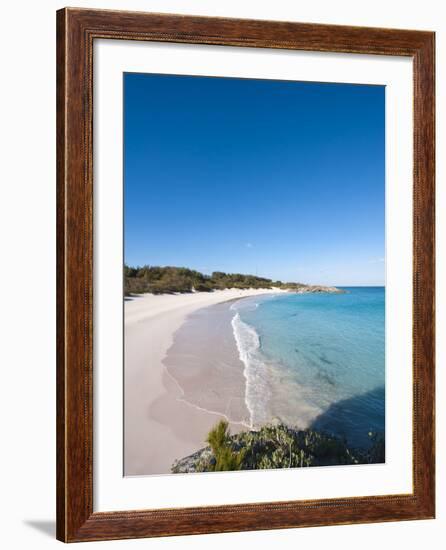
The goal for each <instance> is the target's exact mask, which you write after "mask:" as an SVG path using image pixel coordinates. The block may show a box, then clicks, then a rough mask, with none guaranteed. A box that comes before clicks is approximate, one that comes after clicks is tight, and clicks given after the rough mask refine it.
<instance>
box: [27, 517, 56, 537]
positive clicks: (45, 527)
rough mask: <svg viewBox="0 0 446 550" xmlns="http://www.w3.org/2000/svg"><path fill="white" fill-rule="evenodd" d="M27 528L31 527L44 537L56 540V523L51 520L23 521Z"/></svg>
mask: <svg viewBox="0 0 446 550" xmlns="http://www.w3.org/2000/svg"><path fill="white" fill-rule="evenodd" d="M23 523H24V524H25V525H28V527H32V528H33V529H35V530H36V531H40V532H41V533H43V534H44V535H47V536H49V537H51V538H53V539H54V538H56V522H55V520H51V519H25V520H24V521H23Z"/></svg>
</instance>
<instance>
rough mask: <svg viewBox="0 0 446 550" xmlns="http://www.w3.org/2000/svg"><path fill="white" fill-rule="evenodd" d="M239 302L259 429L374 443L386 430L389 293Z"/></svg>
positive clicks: (250, 402)
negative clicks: (280, 426)
mask: <svg viewBox="0 0 446 550" xmlns="http://www.w3.org/2000/svg"><path fill="white" fill-rule="evenodd" d="M344 290H346V291H347V292H346V293H345V294H291V293H290V294H281V295H275V296H266V297H261V298H260V297H255V298H250V299H245V300H240V301H238V302H234V303H233V304H232V305H231V306H230V308H231V311H232V313H233V317H232V328H233V332H234V337H235V340H236V343H237V348H238V352H239V355H240V359H241V360H242V362H243V363H244V367H245V369H244V374H245V378H246V403H247V406H248V409H249V412H250V416H251V424H252V426H254V427H255V426H260V425H262V424H264V423H266V422H270V421H271V420H273V419H280V420H281V421H283V422H286V423H288V424H289V425H295V426H298V427H315V428H318V429H324V430H326V431H329V432H331V433H335V434H337V435H339V436H341V437H345V438H346V439H347V441H348V442H349V443H350V444H351V445H355V446H356V445H358V446H366V445H367V444H368V442H369V437H368V432H369V431H378V432H381V433H384V429H385V349H384V336H385V290H384V287H350V288H345V289H344Z"/></svg>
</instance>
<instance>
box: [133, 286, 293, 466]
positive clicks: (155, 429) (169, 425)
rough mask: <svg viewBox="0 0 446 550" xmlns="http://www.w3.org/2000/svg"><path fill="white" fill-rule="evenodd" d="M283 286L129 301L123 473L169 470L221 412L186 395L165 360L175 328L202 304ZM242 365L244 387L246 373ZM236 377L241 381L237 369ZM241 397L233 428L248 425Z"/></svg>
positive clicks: (151, 296)
mask: <svg viewBox="0 0 446 550" xmlns="http://www.w3.org/2000/svg"><path fill="white" fill-rule="evenodd" d="M281 292H287V290H284V289H279V288H264V289H261V288H256V289H225V290H215V291H213V292H192V293H187V294H158V295H154V294H142V295H140V296H135V297H131V298H127V299H126V301H125V306H124V309H125V376H124V411H125V414H124V441H125V443H124V473H125V475H128V476H131V475H148V474H167V473H170V468H171V465H172V463H173V462H174V460H176V459H178V458H179V457H183V456H187V455H189V454H191V453H193V452H194V451H196V450H197V449H199V448H201V447H203V446H204V445H205V441H204V440H205V437H206V435H207V433H208V432H209V430H210V429H211V428H212V426H213V425H214V424H215V422H216V421H218V420H219V419H223V418H225V419H226V418H227V417H226V415H225V414H224V413H222V412H217V411H213V412H210V411H209V410H208V409H207V407H200V406H197V405H195V404H192V403H190V402H188V401H187V400H186V399H185V398H184V390H183V388H182V386H180V385H179V384H178V382H177V380H176V379H175V378H174V377H173V376H172V375H171V374H170V373H169V371H168V369H167V367H166V365H165V364H164V363H163V361H164V359H165V357H166V354H167V352H168V350H169V348H170V346H171V345H172V343H173V337H174V334H175V332H176V331H177V330H178V329H179V328H180V327H181V325H182V324H183V323H184V321H185V320H186V318H187V317H188V316H189V315H191V314H193V313H194V312H196V311H198V310H200V309H201V308H206V307H208V306H212V305H216V304H220V303H223V302H227V301H230V300H238V299H242V298H248V297H250V296H260V295H267V294H270V295H273V294H279V293H281ZM242 372H243V371H242V368H241V369H240V382H239V386H240V387H239V391H240V390H241V389H242V388H243V385H244V379H243V375H242ZM231 383H233V384H234V388H235V385H236V384H237V380H236V375H234V377H233V378H231ZM243 407H244V405H243V403H242V402H241V401H240V400H239V403H238V404H237V403H236V404H235V405H234V407H233V409H232V411H231V417H232V418H237V422H232V423H230V428H231V431H232V432H233V433H237V432H238V431H241V430H243V429H246V428H247V427H248V425H247V422H248V419H247V415H246V414H245V412H246V411H245V410H244V409H243Z"/></svg>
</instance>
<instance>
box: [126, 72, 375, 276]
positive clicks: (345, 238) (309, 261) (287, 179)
mask: <svg viewBox="0 0 446 550" xmlns="http://www.w3.org/2000/svg"><path fill="white" fill-rule="evenodd" d="M384 103H385V89H384V87H382V86H359V85H351V84H326V83H308V82H287V81H277V80H276V81H271V80H251V79H232V78H209V77H189V76H173V75H151V74H133V73H126V74H125V75H124V196H125V207H124V216H125V218H124V219H125V224H124V226H125V229H124V233H125V237H124V238H125V245H124V246H125V262H126V263H127V264H128V265H132V266H136V265H145V264H150V265H175V266H185V267H190V268H193V269H197V270H199V271H202V272H204V273H211V272H212V271H225V272H240V273H252V274H258V275H260V276H266V277H271V278H273V279H281V280H283V281H300V282H305V283H318V284H334V285H381V284H384V208H385V204H384V193H385V149H384V148H385V120H384V116H385V115H384Z"/></svg>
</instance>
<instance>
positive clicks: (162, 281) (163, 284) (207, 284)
mask: <svg viewBox="0 0 446 550" xmlns="http://www.w3.org/2000/svg"><path fill="white" fill-rule="evenodd" d="M272 287H279V288H289V289H292V290H297V289H305V288H308V287H307V286H306V285H303V284H300V283H282V282H281V281H272V280H271V279H266V278H264V277H256V276H255V275H243V274H241V273H223V272H221V271H214V272H213V273H212V275H203V273H200V272H199V271H195V270H193V269H188V268H186V267H171V266H167V267H158V266H148V265H146V266H144V267H128V266H124V292H125V295H126V296H131V295H132V294H142V293H144V292H149V293H152V294H169V293H170V294H172V293H174V292H192V291H193V290H195V291H199V292H210V291H212V290H221V289H225V288H240V289H244V288H272Z"/></svg>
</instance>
